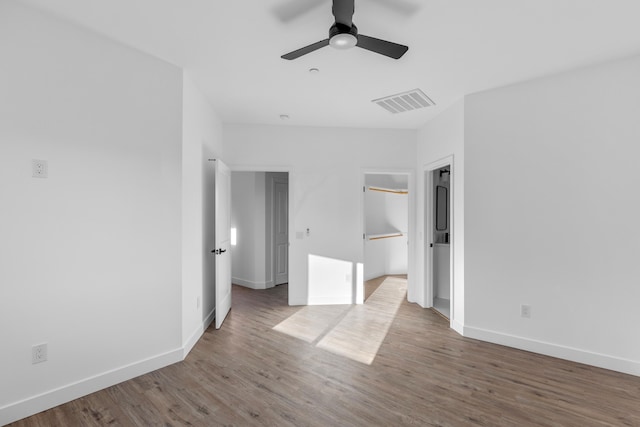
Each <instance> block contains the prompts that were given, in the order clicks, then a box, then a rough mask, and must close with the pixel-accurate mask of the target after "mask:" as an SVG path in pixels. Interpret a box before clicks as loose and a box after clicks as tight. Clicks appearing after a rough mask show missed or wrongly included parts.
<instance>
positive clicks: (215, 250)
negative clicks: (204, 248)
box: [211, 249, 227, 255]
mask: <svg viewBox="0 0 640 427" xmlns="http://www.w3.org/2000/svg"><path fill="white" fill-rule="evenodd" d="M225 252H227V250H226V249H214V250H212V251H211V253H213V254H216V255H220V254H222V253H225Z"/></svg>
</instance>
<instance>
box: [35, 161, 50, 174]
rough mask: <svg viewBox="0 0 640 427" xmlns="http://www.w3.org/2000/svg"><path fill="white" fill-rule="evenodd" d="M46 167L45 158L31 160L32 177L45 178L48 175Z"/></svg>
mask: <svg viewBox="0 0 640 427" xmlns="http://www.w3.org/2000/svg"><path fill="white" fill-rule="evenodd" d="M48 169H49V168H48V166H47V161H46V160H36V159H33V160H31V174H32V175H31V176H33V177H34V178H46V177H47V176H48Z"/></svg>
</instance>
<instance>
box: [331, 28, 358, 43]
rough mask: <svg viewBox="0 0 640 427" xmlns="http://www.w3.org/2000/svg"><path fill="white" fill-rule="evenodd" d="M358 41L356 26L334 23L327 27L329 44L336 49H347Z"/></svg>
mask: <svg viewBox="0 0 640 427" xmlns="http://www.w3.org/2000/svg"><path fill="white" fill-rule="evenodd" d="M357 43H358V27H356V26H355V24H351V26H348V25H344V24H341V23H339V22H336V23H334V24H333V25H332V26H331V28H329V44H330V45H331V46H332V47H335V48H337V49H348V48H351V47H353V46H355V45H356V44H357Z"/></svg>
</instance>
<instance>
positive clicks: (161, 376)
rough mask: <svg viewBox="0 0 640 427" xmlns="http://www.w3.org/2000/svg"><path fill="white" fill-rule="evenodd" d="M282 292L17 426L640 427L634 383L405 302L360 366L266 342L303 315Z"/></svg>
mask: <svg viewBox="0 0 640 427" xmlns="http://www.w3.org/2000/svg"><path fill="white" fill-rule="evenodd" d="M380 282H381V280H378V281H371V282H369V284H368V287H367V291H366V295H367V296H369V295H371V294H372V292H373V291H374V290H375V288H376V287H377V286H378V285H379V284H380ZM286 292H287V289H286V285H283V286H279V287H276V288H272V289H269V290H250V289H246V288H242V287H238V286H234V289H233V308H232V310H231V313H230V314H229V317H228V319H227V320H226V321H225V323H224V325H223V327H222V329H221V330H218V331H216V330H214V329H212V328H210V329H209V330H207V331H206V332H205V334H204V336H203V337H202V339H201V340H200V342H198V344H197V345H196V346H195V347H194V349H193V351H192V352H191V354H189V356H188V357H187V359H186V360H185V361H183V362H181V363H177V364H174V365H172V366H168V367H166V368H163V369H160V370H158V371H155V372H152V373H150V374H147V375H143V376H141V377H138V378H135V379H133V380H130V381H126V382H124V383H122V384H119V385H116V386H114V387H110V388H108V389H106V390H103V391H100V392H97V393H94V394H91V395H89V396H86V397H84V398H81V399H77V400H75V401H72V402H69V403H67V404H65V405H62V406H59V407H56V408H53V409H51V410H49V411H46V412H43V413H40V414H38V415H35V416H33V417H30V418H27V419H25V420H22V421H19V422H17V423H15V424H14V425H15V426H21V427H22V426H103V425H122V426H136V425H158V426H160V425H162V426H184V425H194V426H218V425H220V426H232V425H233V426H253V425H255V426H260V425H268V426H323V427H324V426H401V425H414V426H472V425H478V426H580V427H584V426H623V425H628V426H640V378H638V377H634V376H629V375H624V374H620V373H616V372H612V371H607V370H603V369H598V368H593V367H590V366H585V365H580V364H576V363H572V362H567V361H563V360H559V359H554V358H550V357H545V356H541V355H537V354H533V353H528V352H524V351H519V350H514V349H510V348H506V347H501V346H498V345H493V344H489V343H484V342H481V341H476V340H472V339H468V338H464V337H461V336H459V335H458V334H456V333H455V332H453V331H452V330H451V329H449V327H448V324H447V322H446V320H445V319H443V318H442V317H441V316H440V315H438V314H436V313H434V312H433V311H432V310H428V309H422V308H420V307H419V306H418V305H416V304H410V303H408V302H406V300H405V301H403V302H402V303H401V304H400V306H399V309H398V311H397V312H396V313H395V317H394V318H393V322H392V323H391V326H390V328H389V330H388V333H387V334H386V337H385V338H384V340H383V341H382V344H381V345H380V348H379V349H378V352H377V355H376V356H375V359H374V360H373V362H372V363H371V364H370V365H368V364H366V363H360V362H358V361H355V360H352V359H349V358H347V357H344V356H340V355H337V354H334V353H331V352H329V351H326V350H324V349H322V348H319V347H318V346H317V345H316V343H317V340H316V341H315V342H309V341H304V340H301V339H298V338H294V337H292V336H289V335H287V334H285V333H282V332H279V331H275V330H274V329H273V328H274V326H276V325H278V324H280V323H281V322H283V321H284V320H286V319H288V318H290V317H291V316H292V315H294V314H296V313H297V312H299V311H300V310H302V308H301V307H289V306H287V304H286ZM365 305H366V304H365ZM353 308H354V307H347V308H345V309H346V310H351V309H353ZM346 318H348V316H343V317H342V319H343V320H344V319H346ZM354 318H355V319H357V317H354ZM365 338H366V337H365Z"/></svg>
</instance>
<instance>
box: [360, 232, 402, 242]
mask: <svg viewBox="0 0 640 427" xmlns="http://www.w3.org/2000/svg"><path fill="white" fill-rule="evenodd" d="M402 236H403V234H402V233H400V232H397V231H396V232H394V233H382V234H369V235H368V236H367V239H368V240H380V239H390V238H392V237H402Z"/></svg>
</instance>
